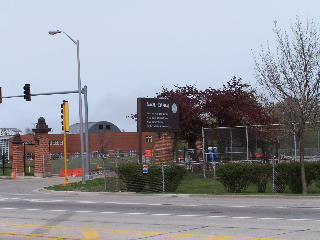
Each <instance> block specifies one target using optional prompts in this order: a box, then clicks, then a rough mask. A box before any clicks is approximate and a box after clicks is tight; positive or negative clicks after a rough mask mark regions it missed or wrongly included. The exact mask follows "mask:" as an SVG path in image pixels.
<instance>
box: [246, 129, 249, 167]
mask: <svg viewBox="0 0 320 240" xmlns="http://www.w3.org/2000/svg"><path fill="white" fill-rule="evenodd" d="M246 140H247V161H248V160H249V134H248V126H246Z"/></svg>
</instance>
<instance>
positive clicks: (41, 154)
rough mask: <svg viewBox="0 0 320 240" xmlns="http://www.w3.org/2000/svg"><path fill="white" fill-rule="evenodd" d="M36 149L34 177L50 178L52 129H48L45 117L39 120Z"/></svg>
mask: <svg viewBox="0 0 320 240" xmlns="http://www.w3.org/2000/svg"><path fill="white" fill-rule="evenodd" d="M32 131H33V132H34V133H35V143H36V144H35V148H34V157H35V158H34V176H35V177H49V176H50V175H51V161H50V151H49V138H48V133H49V132H50V131H51V128H48V125H47V124H46V121H45V119H44V118H43V117H40V118H39V119H38V123H37V126H36V128H35V129H32Z"/></svg>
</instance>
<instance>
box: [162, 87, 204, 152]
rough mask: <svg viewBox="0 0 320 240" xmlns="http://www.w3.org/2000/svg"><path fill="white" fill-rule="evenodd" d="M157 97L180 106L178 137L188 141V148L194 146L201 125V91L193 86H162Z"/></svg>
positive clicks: (199, 133)
mask: <svg viewBox="0 0 320 240" xmlns="http://www.w3.org/2000/svg"><path fill="white" fill-rule="evenodd" d="M157 97H158V98H165V99H170V100H173V101H174V102H176V103H178V104H179V107H180V116H179V121H180V124H179V125H180V133H179V136H180V138H182V139H184V140H186V141H187V143H188V147H189V148H195V142H196V140H197V137H198V136H200V135H201V127H202V126H203V122H202V119H201V113H202V111H203V110H202V105H203V99H204V96H203V92H201V91H199V90H198V89H197V88H196V87H195V86H192V85H186V86H177V85H176V86H175V89H171V90H169V89H167V88H162V91H161V92H160V93H157Z"/></svg>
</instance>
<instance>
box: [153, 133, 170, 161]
mask: <svg viewBox="0 0 320 240" xmlns="http://www.w3.org/2000/svg"><path fill="white" fill-rule="evenodd" d="M173 140H174V139H173V134H172V133H160V134H158V136H157V137H156V140H155V144H154V157H155V160H156V162H172V161H173Z"/></svg>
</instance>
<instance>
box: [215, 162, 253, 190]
mask: <svg viewBox="0 0 320 240" xmlns="http://www.w3.org/2000/svg"><path fill="white" fill-rule="evenodd" d="M251 168H252V164H249V163H225V164H223V165H219V166H218V168H217V176H218V177H219V180H220V181H221V183H222V184H223V185H224V186H225V187H226V189H227V191H228V192H232V193H240V192H243V191H244V190H246V189H247V187H248V185H249V183H250V179H251V178H252V172H251Z"/></svg>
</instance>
